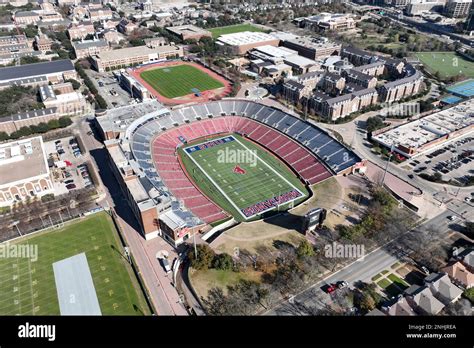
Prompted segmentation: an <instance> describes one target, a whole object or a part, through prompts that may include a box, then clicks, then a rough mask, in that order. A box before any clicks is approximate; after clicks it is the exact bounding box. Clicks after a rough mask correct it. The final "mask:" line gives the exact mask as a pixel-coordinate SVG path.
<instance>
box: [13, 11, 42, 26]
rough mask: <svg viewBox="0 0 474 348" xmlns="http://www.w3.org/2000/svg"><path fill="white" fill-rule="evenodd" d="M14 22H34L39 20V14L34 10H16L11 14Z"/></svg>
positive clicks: (25, 23)
mask: <svg viewBox="0 0 474 348" xmlns="http://www.w3.org/2000/svg"><path fill="white" fill-rule="evenodd" d="M13 17H14V19H15V23H16V24H20V25H28V24H36V23H38V22H39V21H40V19H41V18H40V15H39V14H38V13H37V12H35V11H18V12H16V13H15V14H14V15H13Z"/></svg>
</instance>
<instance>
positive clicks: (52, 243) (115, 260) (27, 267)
mask: <svg viewBox="0 0 474 348" xmlns="http://www.w3.org/2000/svg"><path fill="white" fill-rule="evenodd" d="M118 238H119V237H118V235H117V232H116V230H115V228H114V225H113V223H112V221H111V218H110V217H109V216H108V215H107V214H106V213H97V214H94V215H91V216H89V217H87V218H84V219H83V220H80V221H78V222H71V223H67V224H66V225H65V227H63V228H61V229H53V230H50V231H45V232H40V233H39V234H36V235H33V236H30V237H26V239H22V240H21V241H18V242H15V245H20V244H21V245H25V244H28V245H31V246H34V245H37V250H38V254H37V255H38V257H37V261H34V260H31V259H29V258H15V257H11V254H9V256H10V257H4V258H1V259H0V315H59V314H60V311H59V303H58V299H57V292H56V285H55V279H54V272H53V265H52V264H53V263H54V262H56V261H60V260H63V259H65V258H68V257H71V256H74V255H76V254H79V253H82V252H85V253H86V257H87V262H88V264H89V267H90V271H91V274H92V279H93V282H94V287H95V290H96V293H97V298H98V300H99V305H100V309H101V312H102V314H103V315H141V314H149V310H148V307H147V305H146V302H145V299H144V297H143V295H142V293H141V291H140V290H139V286H138V283H137V280H136V278H135V277H134V275H133V273H132V271H131V269H130V267H129V265H128V263H127V262H126V260H125V258H124V257H123V249H122V247H121V246H120V243H119V240H118ZM11 245H13V243H12V244H11Z"/></svg>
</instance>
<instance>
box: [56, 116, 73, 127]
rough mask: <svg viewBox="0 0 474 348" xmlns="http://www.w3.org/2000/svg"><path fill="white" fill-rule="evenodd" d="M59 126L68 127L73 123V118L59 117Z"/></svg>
mask: <svg viewBox="0 0 474 348" xmlns="http://www.w3.org/2000/svg"><path fill="white" fill-rule="evenodd" d="M58 122H59V127H60V128H66V127H67V126H70V125H71V124H72V120H71V119H70V118H69V117H66V116H63V117H60V118H59V119H58Z"/></svg>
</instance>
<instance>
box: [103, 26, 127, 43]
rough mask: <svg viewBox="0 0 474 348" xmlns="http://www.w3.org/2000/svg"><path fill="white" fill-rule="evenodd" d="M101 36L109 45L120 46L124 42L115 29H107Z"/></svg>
mask: <svg viewBox="0 0 474 348" xmlns="http://www.w3.org/2000/svg"><path fill="white" fill-rule="evenodd" d="M99 36H100V37H101V38H103V39H104V40H105V41H107V42H108V43H109V45H113V44H118V43H119V42H120V41H122V40H123V36H122V35H121V34H119V33H118V32H117V30H115V29H106V30H104V31H102V32H101V33H100V34H99Z"/></svg>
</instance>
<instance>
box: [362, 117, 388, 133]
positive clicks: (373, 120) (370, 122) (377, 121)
mask: <svg viewBox="0 0 474 348" xmlns="http://www.w3.org/2000/svg"><path fill="white" fill-rule="evenodd" d="M384 126H385V124H384V123H383V121H382V119H381V118H380V117H378V116H372V117H369V118H368V119H367V121H366V127H367V132H369V133H372V132H373V131H375V130H377V129H380V128H383V127H384Z"/></svg>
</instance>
